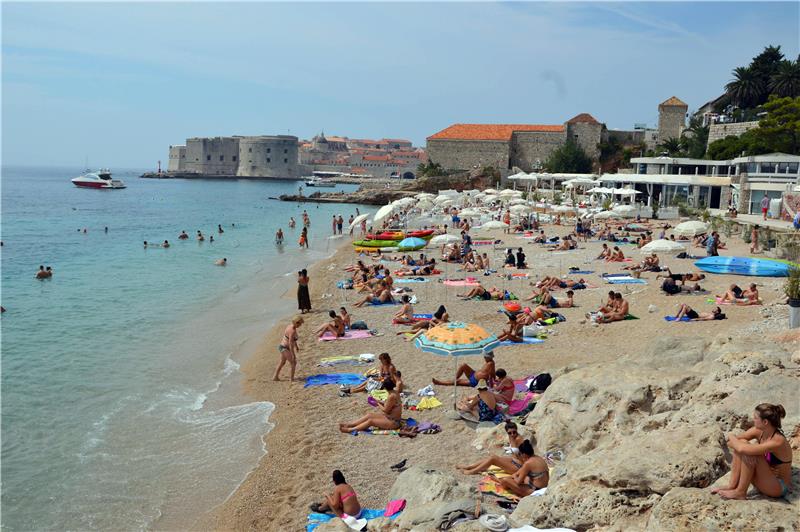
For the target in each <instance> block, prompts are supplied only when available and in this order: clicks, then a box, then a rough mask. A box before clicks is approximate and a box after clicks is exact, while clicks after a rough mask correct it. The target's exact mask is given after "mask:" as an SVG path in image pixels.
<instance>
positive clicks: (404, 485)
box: [389, 466, 477, 508]
mask: <svg viewBox="0 0 800 532" xmlns="http://www.w3.org/2000/svg"><path fill="white" fill-rule="evenodd" d="M476 493H477V491H476V489H475V487H474V486H473V485H472V484H465V483H463V482H460V481H459V480H458V479H457V478H456V477H455V476H454V475H452V474H450V473H447V472H444V471H438V470H435V469H427V468H425V467H423V466H413V467H410V468H408V469H406V470H405V471H403V472H402V473H400V475H398V477H397V480H395V481H394V484H393V485H392V489H391V491H390V492H389V500H390V501H392V500H395V499H405V500H406V507H407V508H414V507H417V506H421V505H423V504H427V503H429V502H443V501H453V500H457V499H469V498H473V497H474V496H475V494H476Z"/></svg>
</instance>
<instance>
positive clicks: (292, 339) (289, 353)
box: [272, 316, 303, 381]
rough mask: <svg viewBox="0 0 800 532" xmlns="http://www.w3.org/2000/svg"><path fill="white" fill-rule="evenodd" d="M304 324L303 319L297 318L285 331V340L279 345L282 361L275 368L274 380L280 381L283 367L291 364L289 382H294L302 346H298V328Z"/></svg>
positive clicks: (282, 339)
mask: <svg viewBox="0 0 800 532" xmlns="http://www.w3.org/2000/svg"><path fill="white" fill-rule="evenodd" d="M302 324H303V318H301V317H300V316H295V318H294V319H293V320H292V323H290V324H289V325H287V326H286V329H285V330H284V331H283V338H281V342H280V344H278V353H280V355H281V360H280V362H278V367H277V368H275V375H273V376H272V380H274V381H279V380H281V379H280V374H281V370H282V369H283V366H284V365H285V364H286V363H287V362H288V363H289V380H290V381H293V380H294V370H295V368H296V367H297V353H298V352H299V351H300V346H299V345H297V328H298V327H300V326H301V325H302Z"/></svg>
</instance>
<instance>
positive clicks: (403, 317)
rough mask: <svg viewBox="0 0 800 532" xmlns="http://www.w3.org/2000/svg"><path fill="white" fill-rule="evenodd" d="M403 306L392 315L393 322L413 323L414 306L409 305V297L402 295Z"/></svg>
mask: <svg viewBox="0 0 800 532" xmlns="http://www.w3.org/2000/svg"><path fill="white" fill-rule="evenodd" d="M401 300H402V301H403V307H402V308H401V309H400V310H398V311H397V312H395V314H394V317H393V320H392V321H393V322H394V323H414V307H412V306H411V298H410V297H408V296H407V295H406V296H403V297H402V298H401Z"/></svg>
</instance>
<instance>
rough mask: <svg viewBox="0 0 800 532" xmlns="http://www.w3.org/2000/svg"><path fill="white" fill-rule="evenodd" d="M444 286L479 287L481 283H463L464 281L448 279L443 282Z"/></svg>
mask: <svg viewBox="0 0 800 532" xmlns="http://www.w3.org/2000/svg"><path fill="white" fill-rule="evenodd" d="M442 284H444V285H445V286H479V285H480V284H481V283H479V282H478V281H477V280H476V281H465V280H464V279H448V280H446V281H443V282H442Z"/></svg>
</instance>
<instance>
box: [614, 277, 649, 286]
mask: <svg viewBox="0 0 800 532" xmlns="http://www.w3.org/2000/svg"><path fill="white" fill-rule="evenodd" d="M606 282H607V283H608V284H647V281H646V280H644V279H636V278H635V277H607V278H606Z"/></svg>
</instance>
